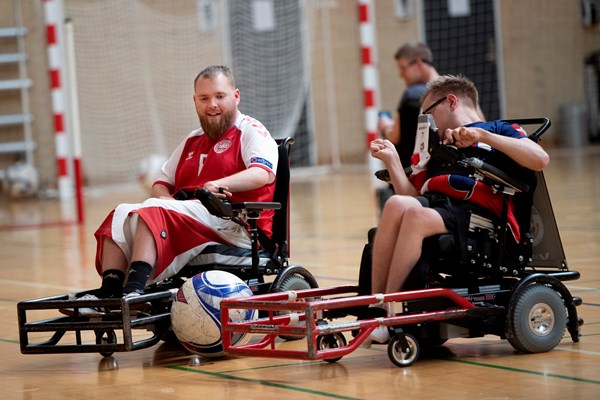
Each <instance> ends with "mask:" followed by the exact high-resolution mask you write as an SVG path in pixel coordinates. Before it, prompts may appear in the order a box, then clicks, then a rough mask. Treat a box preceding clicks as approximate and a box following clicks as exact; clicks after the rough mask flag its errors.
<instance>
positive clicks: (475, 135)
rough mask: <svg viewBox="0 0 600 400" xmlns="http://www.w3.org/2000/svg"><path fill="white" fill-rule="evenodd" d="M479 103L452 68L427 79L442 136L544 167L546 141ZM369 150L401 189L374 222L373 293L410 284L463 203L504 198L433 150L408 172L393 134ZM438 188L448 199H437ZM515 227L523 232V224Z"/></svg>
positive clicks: (428, 109)
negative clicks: (429, 246) (484, 114)
mask: <svg viewBox="0 0 600 400" xmlns="http://www.w3.org/2000/svg"><path fill="white" fill-rule="evenodd" d="M477 104H478V92H477V89H476V88H475V85H474V84H473V82H472V81H471V80H469V79H468V78H466V77H464V76H453V75H444V76H442V77H440V78H438V79H435V80H433V81H431V82H429V84H428V85H427V88H426V90H425V92H424V94H423V97H422V100H421V105H422V108H423V114H430V115H431V116H432V117H433V119H434V121H435V123H436V126H437V128H438V132H439V134H440V137H441V139H442V142H443V143H444V144H453V145H454V146H456V147H457V148H458V150H459V151H460V152H462V153H463V154H464V155H465V156H467V157H472V156H477V157H479V158H482V159H484V160H485V161H486V162H487V163H489V164H491V165H493V166H496V167H502V165H503V164H506V163H507V158H510V159H512V160H513V161H514V162H516V164H518V166H519V168H521V167H523V168H526V169H529V170H533V171H540V170H542V169H543V168H545V167H546V165H547V164H548V162H549V156H548V154H547V153H546V152H545V151H544V150H543V149H542V148H541V146H539V145H538V144H537V143H535V142H534V141H532V140H521V139H523V138H527V136H526V134H525V132H524V131H523V130H522V129H521V128H520V127H519V126H513V125H511V124H508V123H505V122H502V121H489V122H481V118H480V114H479V112H478V107H477ZM371 155H372V156H373V157H375V158H378V159H380V160H382V161H383V163H384V164H385V166H386V168H387V169H388V171H389V174H390V179H391V182H392V184H393V186H394V190H395V192H396V194H397V195H395V196H392V197H391V198H390V199H389V200H388V201H387V202H386V203H385V207H384V209H383V213H382V216H381V222H380V224H379V226H378V228H377V234H376V236H375V241H374V245H373V263H372V293H391V292H397V291H399V290H402V289H405V288H404V285H405V283H406V280H407V277H408V275H409V273H410V272H411V270H412V269H413V267H414V266H415V265H416V263H417V261H418V260H419V258H420V256H421V250H422V244H423V240H424V239H425V238H427V237H430V236H433V235H436V234H442V233H447V232H449V231H453V232H454V231H456V227H457V226H459V224H460V223H461V220H460V219H461V218H467V216H466V215H465V208H464V207H461V204H462V205H464V204H465V201H468V202H470V203H475V204H478V205H480V206H483V207H486V208H487V209H489V210H490V211H493V212H496V211H498V210H497V208H498V205H497V204H498V201H501V199H500V198H499V196H497V195H496V194H495V193H494V192H493V191H492V190H491V188H490V187H489V186H488V185H486V184H485V183H483V182H481V181H475V180H474V179H472V178H470V177H468V176H464V175H461V174H460V171H457V170H452V167H450V169H449V167H448V165H443V164H442V163H441V162H439V161H437V160H435V159H434V158H432V159H430V160H429V162H428V164H427V166H426V169H425V170H423V171H421V172H420V173H418V174H413V175H411V176H410V177H407V176H406V174H405V172H404V164H402V161H401V159H400V157H399V156H398V153H397V152H396V149H395V148H394V145H393V144H392V143H391V142H390V141H389V140H384V139H377V140H374V141H373V142H372V143H371ZM413 161H415V160H413ZM434 193H435V194H434ZM440 195H441V197H443V199H444V201H441V202H438V201H434V199H436V200H437V198H439V197H440ZM436 196H437V198H436ZM433 203H435V204H433ZM511 228H512V230H511V231H512V233H513V235H514V236H515V239H518V235H519V232H518V225H517V226H511ZM386 334H387V330H386V329H382V330H381V332H377V330H376V332H374V333H373V340H375V341H381V340H382V339H383V340H385V339H386V338H385V337H383V338H381V337H379V336H378V335H384V336H385V335H386Z"/></svg>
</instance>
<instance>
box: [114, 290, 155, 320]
mask: <svg viewBox="0 0 600 400" xmlns="http://www.w3.org/2000/svg"><path fill="white" fill-rule="evenodd" d="M142 294H143V293H140V292H135V291H134V292H129V293H127V294H125V295H123V298H124V299H135V298H137V297H140V296H141V295H142ZM150 307H152V304H150V302H148V301H145V302H143V303H134V304H130V305H129V311H130V312H131V313H133V314H136V313H138V312H144V311H147V310H148V309H149V308H150ZM112 312H113V313H120V312H121V310H120V309H119V310H113V311H112Z"/></svg>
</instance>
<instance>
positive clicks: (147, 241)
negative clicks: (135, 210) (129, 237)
mask: <svg viewBox="0 0 600 400" xmlns="http://www.w3.org/2000/svg"><path fill="white" fill-rule="evenodd" d="M157 255H158V252H157V251H156V243H155V241H154V236H153V235H152V231H151V230H150V228H149V227H148V225H147V224H146V222H145V221H144V220H143V219H142V218H140V217H138V218H137V227H136V230H135V235H134V237H133V246H132V251H131V260H132V261H144V262H146V263H148V264H150V265H152V266H154V265H155V264H156V257H157Z"/></svg>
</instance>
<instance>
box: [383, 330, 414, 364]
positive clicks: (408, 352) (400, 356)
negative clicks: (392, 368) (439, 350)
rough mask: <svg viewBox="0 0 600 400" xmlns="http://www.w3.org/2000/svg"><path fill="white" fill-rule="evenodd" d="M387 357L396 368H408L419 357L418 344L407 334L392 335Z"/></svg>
mask: <svg viewBox="0 0 600 400" xmlns="http://www.w3.org/2000/svg"><path fill="white" fill-rule="evenodd" d="M387 352H388V357H389V358H390V361H391V362H393V363H394V364H395V365H396V366H398V367H409V366H411V365H412V364H413V363H414V362H415V361H416V360H417V358H418V357H419V342H417V339H415V337H414V336H413V335H411V334H409V333H400V334H396V335H392V336H391V337H390V341H389V343H388V347H387Z"/></svg>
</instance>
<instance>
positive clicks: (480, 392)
mask: <svg viewBox="0 0 600 400" xmlns="http://www.w3.org/2000/svg"><path fill="white" fill-rule="evenodd" d="M550 153H551V156H552V161H551V164H550V165H549V167H548V168H547V170H546V180H547V183H548V187H549V191H550V195H551V199H552V204H553V208H554V212H555V215H556V220H557V223H558V227H559V229H560V233H561V237H562V243H563V246H564V249H565V252H566V255H567V259H568V264H569V267H570V269H573V270H577V271H579V272H580V273H581V279H579V280H577V281H571V282H566V284H567V286H568V287H569V289H570V290H571V292H572V293H573V295H575V296H580V297H581V298H582V299H583V304H582V305H581V306H580V307H579V308H578V311H579V315H580V316H581V317H583V319H584V320H585V325H584V326H583V327H582V336H581V341H580V342H579V343H573V342H572V341H571V339H570V337H569V335H568V334H567V333H565V336H564V338H563V340H562V341H561V343H560V344H559V345H558V347H556V348H555V349H554V350H553V351H551V352H548V353H543V354H528V355H524V354H519V353H517V352H516V351H515V350H514V349H513V348H512V346H511V345H510V344H509V343H508V342H507V341H506V340H501V339H499V338H498V337H494V336H486V337H484V338H479V339H453V340H450V341H448V342H447V343H446V344H445V345H444V346H443V347H441V348H440V349H438V350H436V351H435V352H430V353H425V354H421V356H420V358H419V359H418V360H417V361H416V363H415V364H414V365H412V366H411V367H408V368H398V367H396V366H394V365H393V364H392V363H391V361H390V360H389V359H388V356H387V353H386V346H377V345H374V346H372V347H371V348H360V349H358V350H357V351H355V352H353V353H351V354H349V355H347V356H345V357H344V358H342V359H341V360H340V361H338V362H337V363H332V364H329V363H326V362H323V361H298V360H289V359H277V358H251V357H248V358H246V357H243V358H224V359H202V358H200V357H197V356H191V355H188V354H186V353H185V352H184V351H183V349H182V348H181V347H180V346H179V345H178V344H173V343H166V342H165V343H163V342H161V344H159V345H156V346H154V347H151V348H147V349H144V350H138V351H132V352H125V353H115V354H114V355H113V356H112V357H106V358H103V357H102V356H101V355H99V354H48V355H46V354H43V355H23V354H21V353H20V348H19V336H18V325H17V312H16V309H17V307H16V306H17V303H18V302H19V301H22V300H27V299H34V298H39V297H45V296H50V295H56V294H63V293H68V292H72V291H78V290H83V289H90V288H94V287H97V286H98V284H99V278H98V276H97V275H96V272H95V270H94V268H93V260H94V252H95V242H94V239H93V231H94V230H95V228H96V227H97V225H98V224H99V223H100V222H101V221H102V219H103V218H104V217H105V215H106V213H107V212H108V211H109V210H110V209H111V208H112V207H113V206H114V205H115V204H116V203H118V202H137V201H139V200H141V199H142V198H143V193H142V192H141V191H140V190H139V188H122V187H114V188H108V189H102V190H100V189H88V190H87V191H86V196H85V205H86V209H85V213H86V214H85V223H84V224H76V223H69V222H61V219H62V218H61V215H63V214H68V213H67V212H65V211H64V210H61V207H60V205H59V204H57V202H56V201H51V200H40V201H12V202H10V201H7V200H2V202H1V207H0V324H1V326H2V331H1V333H0V358H1V359H2V363H1V366H0V376H1V377H2V378H1V379H2V388H1V389H0V398H1V399H45V400H50V399H85V400H94V399H134V398H135V399H137V398H139V399H145V400H152V399H161V400H164V399H186V400H188V399H195V398H202V399H212V398H215V399H241V398H244V399H251V398H256V399H284V398H288V399H327V398H332V399H378V400H379V399H391V398H415V399H429V398H432V399H440V398H443V399H455V398H471V399H475V398H476V399H559V398H566V399H569V400H575V399H597V398H598V396H599V395H598V393H600V266H599V264H600V207H599V204H600V172H599V171H600V148H598V147H588V148H584V149H579V150H577V149H571V150H554V151H551V152H550ZM371 186H372V181H371V178H370V173H369V172H368V171H366V170H363V169H356V170H343V171H336V172H328V173H316V174H315V173H314V171H313V173H310V174H307V173H302V172H301V171H294V172H293V173H292V197H291V198H292V203H291V204H292V212H291V219H292V221H291V229H292V232H291V235H292V239H291V253H292V254H291V258H290V263H291V264H294V265H302V266H305V267H306V268H308V269H309V270H310V271H311V272H312V273H313V274H314V275H315V276H316V278H317V280H318V282H319V285H320V286H321V287H327V286H334V285H339V284H355V283H356V281H357V278H358V268H359V263H360V257H361V252H362V248H363V245H364V243H365V241H366V233H367V231H368V229H369V228H371V227H372V226H375V225H376V223H377V211H376V204H375V199H374V196H373V190H372V189H371ZM285 345H286V346H290V347H292V348H294V346H302V345H305V342H304V341H298V342H288V343H286V344H285Z"/></svg>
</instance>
